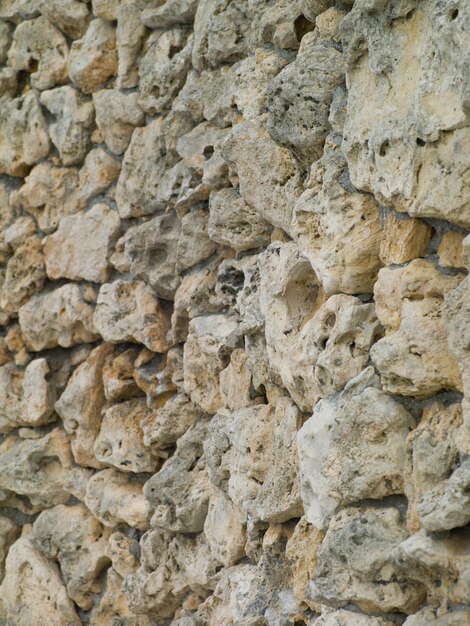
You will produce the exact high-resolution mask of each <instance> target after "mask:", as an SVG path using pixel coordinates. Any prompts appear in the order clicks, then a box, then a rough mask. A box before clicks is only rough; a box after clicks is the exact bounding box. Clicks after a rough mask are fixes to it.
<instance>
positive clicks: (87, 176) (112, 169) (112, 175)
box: [79, 147, 121, 202]
mask: <svg viewBox="0 0 470 626" xmlns="http://www.w3.org/2000/svg"><path fill="white" fill-rule="evenodd" d="M120 169H121V164H120V162H119V161H118V160H117V159H115V158H113V157H112V156H111V155H110V154H108V153H107V152H106V151H105V150H104V149H103V148H101V147H98V148H94V149H93V150H90V152H89V153H88V154H87V156H86V158H85V162H84V164H83V166H82V168H81V170H80V173H79V184H80V190H79V195H80V198H81V199H83V200H84V201H85V202H86V201H87V200H89V199H90V198H93V197H94V196H97V195H98V194H100V193H103V192H105V191H106V190H107V189H108V188H109V186H110V185H111V184H112V183H114V182H115V181H116V180H117V178H118V176H119V171H120Z"/></svg>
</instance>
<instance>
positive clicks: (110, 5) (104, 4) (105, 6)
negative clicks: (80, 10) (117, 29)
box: [92, 0, 121, 22]
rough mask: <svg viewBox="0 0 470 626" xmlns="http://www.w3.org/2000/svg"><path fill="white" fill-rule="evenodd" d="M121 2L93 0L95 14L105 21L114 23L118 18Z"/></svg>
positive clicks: (116, 0)
mask: <svg viewBox="0 0 470 626" xmlns="http://www.w3.org/2000/svg"><path fill="white" fill-rule="evenodd" d="M120 4H121V0H92V6H93V14H94V15H96V16H97V17H101V18H102V19H103V20H107V21H108V22H112V21H113V20H115V19H116V17H117V10H118V8H119V5H120Z"/></svg>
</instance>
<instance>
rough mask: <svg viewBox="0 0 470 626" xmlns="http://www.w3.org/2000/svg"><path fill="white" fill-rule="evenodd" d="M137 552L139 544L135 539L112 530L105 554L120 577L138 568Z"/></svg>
mask: <svg viewBox="0 0 470 626" xmlns="http://www.w3.org/2000/svg"><path fill="white" fill-rule="evenodd" d="M138 553H139V545H138V542H137V541H136V540H135V539H131V538H130V537H128V536H127V535H125V534H124V533H123V532H120V531H116V532H113V533H112V534H111V535H110V536H109V541H108V545H107V547H106V555H107V556H108V557H109V558H110V559H111V562H112V564H113V568H114V569H115V570H116V572H117V573H118V574H119V576H121V577H122V578H124V577H125V576H127V574H131V573H132V572H135V570H136V569H137V568H138V566H139V559H138V558H137V555H138Z"/></svg>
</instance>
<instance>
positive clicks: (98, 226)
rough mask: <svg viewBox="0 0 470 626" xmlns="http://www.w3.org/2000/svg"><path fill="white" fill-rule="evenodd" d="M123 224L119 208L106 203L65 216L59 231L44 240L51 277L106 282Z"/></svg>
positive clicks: (49, 275) (48, 270)
mask: <svg viewBox="0 0 470 626" xmlns="http://www.w3.org/2000/svg"><path fill="white" fill-rule="evenodd" d="M120 225H121V220H120V219H119V216H118V214H117V212H116V211H115V210H113V209H111V208H110V207H108V206H107V205H106V204H95V205H94V206H93V207H92V208H91V209H90V210H89V211H87V212H86V213H79V214H77V215H71V216H66V217H63V218H62V219H61V220H60V222H59V228H58V229H57V231H56V232H55V233H54V234H53V235H50V236H49V237H47V239H46V241H45V243H44V257H45V262H46V271H47V275H48V277H49V278H51V279H53V280H57V279H58V278H69V279H71V280H89V281H94V282H97V283H102V282H105V281H106V280H107V279H108V278H109V273H110V269H111V266H110V263H109V256H110V251H111V249H112V246H113V244H114V243H115V242H116V240H117V238H118V235H119V231H120Z"/></svg>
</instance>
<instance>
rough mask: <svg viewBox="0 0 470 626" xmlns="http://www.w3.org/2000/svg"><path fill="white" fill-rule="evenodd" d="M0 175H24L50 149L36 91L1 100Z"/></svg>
mask: <svg viewBox="0 0 470 626" xmlns="http://www.w3.org/2000/svg"><path fill="white" fill-rule="evenodd" d="M0 138H1V139H0V155H1V156H0V174H8V175H9V176H25V175H26V174H27V173H28V172H29V170H30V169H31V166H32V165H34V164H35V163H38V162H39V161H41V160H42V159H44V158H45V157H46V156H47V155H48V154H49V150H50V146H51V143H50V140H49V135H48V132H47V125H46V120H45V118H44V115H43V113H42V111H41V107H40V105H39V98H38V93H37V91H30V92H28V93H27V94H26V95H24V96H20V97H18V98H11V97H10V96H7V95H5V96H2V97H1V99H0Z"/></svg>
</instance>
